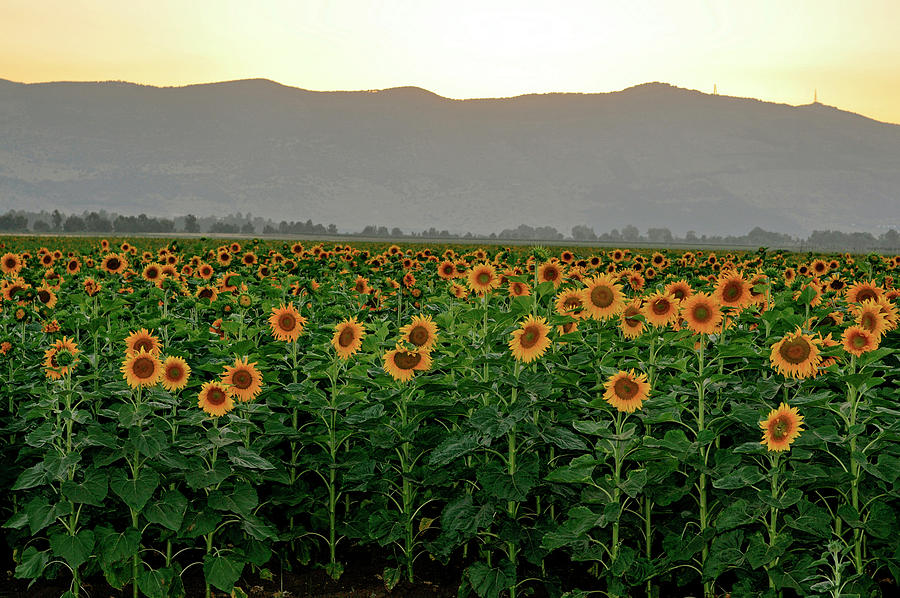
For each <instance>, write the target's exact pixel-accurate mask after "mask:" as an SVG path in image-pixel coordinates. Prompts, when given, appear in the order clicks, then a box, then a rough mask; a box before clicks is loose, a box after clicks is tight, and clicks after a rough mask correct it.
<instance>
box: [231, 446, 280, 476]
mask: <svg viewBox="0 0 900 598" xmlns="http://www.w3.org/2000/svg"><path fill="white" fill-rule="evenodd" d="M228 459H229V460H230V461H231V462H232V463H234V464H235V465H237V466H239V467H246V468H247V469H263V470H265V469H275V466H274V465H272V464H271V463H270V462H269V461H267V460H266V459H263V458H262V457H261V456H259V454H258V453H256V452H254V451H251V450H250V449H247V448H244V447H243V446H240V445H238V446H232V447H229V448H228Z"/></svg>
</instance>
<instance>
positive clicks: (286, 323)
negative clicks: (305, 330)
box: [278, 314, 297, 332]
mask: <svg viewBox="0 0 900 598" xmlns="http://www.w3.org/2000/svg"><path fill="white" fill-rule="evenodd" d="M278 327H279V328H280V329H281V330H283V331H284V332H291V331H292V330H293V329H294V328H296V327H297V319H296V318H294V316H293V315H291V314H281V315H280V316H278Z"/></svg>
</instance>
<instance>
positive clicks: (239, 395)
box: [222, 357, 263, 403]
mask: <svg viewBox="0 0 900 598" xmlns="http://www.w3.org/2000/svg"><path fill="white" fill-rule="evenodd" d="M222 384H226V385H228V386H230V387H231V394H232V396H233V397H234V398H235V399H237V400H238V401H241V402H243V403H246V402H247V401H252V400H253V399H255V398H256V395H258V394H259V393H260V391H262V384H263V381H262V374H260V373H259V371H258V370H257V369H256V362H253V363H247V358H246V357H245V358H244V359H243V360H241V359H237V358H235V360H234V365H233V366H225V375H224V376H222Z"/></svg>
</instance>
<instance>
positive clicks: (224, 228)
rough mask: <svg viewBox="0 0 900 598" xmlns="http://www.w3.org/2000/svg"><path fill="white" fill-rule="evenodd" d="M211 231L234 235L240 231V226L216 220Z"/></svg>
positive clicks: (210, 228)
mask: <svg viewBox="0 0 900 598" xmlns="http://www.w3.org/2000/svg"><path fill="white" fill-rule="evenodd" d="M209 232H211V233H221V234H228V235H233V234H235V233H236V232H238V226H237V224H230V223H228V222H216V223H213V225H212V226H210V227H209Z"/></svg>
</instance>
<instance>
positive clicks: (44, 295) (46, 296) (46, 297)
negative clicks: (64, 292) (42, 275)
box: [37, 290, 50, 303]
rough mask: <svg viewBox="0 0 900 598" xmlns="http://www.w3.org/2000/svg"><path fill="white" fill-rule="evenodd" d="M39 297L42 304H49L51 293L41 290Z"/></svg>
mask: <svg viewBox="0 0 900 598" xmlns="http://www.w3.org/2000/svg"><path fill="white" fill-rule="evenodd" d="M37 296H38V299H39V300H40V301H41V303H48V302H49V301H50V292H49V291H44V290H40V291H38V294H37Z"/></svg>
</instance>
